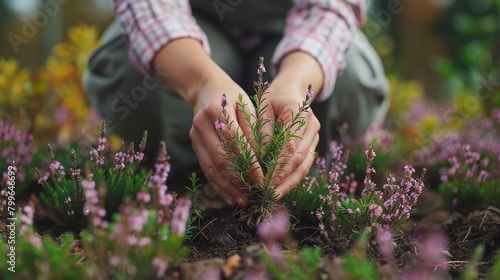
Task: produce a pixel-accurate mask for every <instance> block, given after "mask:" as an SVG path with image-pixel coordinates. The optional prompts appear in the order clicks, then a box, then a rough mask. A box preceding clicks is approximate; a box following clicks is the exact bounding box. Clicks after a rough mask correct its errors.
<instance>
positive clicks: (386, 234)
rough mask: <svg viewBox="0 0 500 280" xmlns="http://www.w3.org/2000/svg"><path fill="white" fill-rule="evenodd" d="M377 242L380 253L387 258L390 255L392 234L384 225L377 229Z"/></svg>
mask: <svg viewBox="0 0 500 280" xmlns="http://www.w3.org/2000/svg"><path fill="white" fill-rule="evenodd" d="M376 239H377V243H378V245H379V248H380V254H381V255H382V257H384V258H388V257H390V256H391V255H392V249H393V244H392V234H391V232H390V231H389V229H387V228H386V227H381V228H379V229H378V230H377V236H376Z"/></svg>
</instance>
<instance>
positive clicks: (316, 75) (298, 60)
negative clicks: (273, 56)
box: [272, 51, 324, 101]
mask: <svg viewBox="0 0 500 280" xmlns="http://www.w3.org/2000/svg"><path fill="white" fill-rule="evenodd" d="M323 81H324V77H323V69H322V68H321V65H320V64H319V63H318V61H317V60H316V59H315V58H314V57H313V56H311V55H310V54H308V53H305V52H302V51H296V52H292V53H290V54H288V55H287V56H285V57H284V58H283V59H282V61H281V62H280V65H279V68H278V73H277V75H276V77H275V78H274V79H273V83H272V84H273V85H276V86H277V87H280V88H283V87H284V88H289V89H291V90H293V91H294V92H297V91H298V92H300V98H302V99H303V98H304V96H305V93H306V91H307V87H308V85H312V88H313V90H314V92H316V93H319V92H320V91H321V89H322V87H323ZM315 96H316V94H315V95H314V96H313V99H314V98H315ZM311 101H312V100H311Z"/></svg>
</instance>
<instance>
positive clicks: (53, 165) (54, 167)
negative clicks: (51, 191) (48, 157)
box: [49, 160, 64, 175]
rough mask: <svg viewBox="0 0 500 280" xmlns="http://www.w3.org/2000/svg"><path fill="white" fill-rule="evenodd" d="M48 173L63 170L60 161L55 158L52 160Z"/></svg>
mask: <svg viewBox="0 0 500 280" xmlns="http://www.w3.org/2000/svg"><path fill="white" fill-rule="evenodd" d="M49 167H50V173H51V175H53V174H55V173H56V171H59V170H64V167H63V166H62V165H61V163H60V162H59V161H57V160H55V161H53V162H52V163H51V164H50V166H49Z"/></svg>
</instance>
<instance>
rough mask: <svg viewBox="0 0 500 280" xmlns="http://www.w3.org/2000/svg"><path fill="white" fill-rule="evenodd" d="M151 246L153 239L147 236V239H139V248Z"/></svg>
mask: <svg viewBox="0 0 500 280" xmlns="http://www.w3.org/2000/svg"><path fill="white" fill-rule="evenodd" d="M149 245H151V238H149V237H147V236H145V237H141V238H139V240H138V241H137V246H139V247H142V248H143V247H146V246H149Z"/></svg>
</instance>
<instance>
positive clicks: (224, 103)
mask: <svg viewBox="0 0 500 280" xmlns="http://www.w3.org/2000/svg"><path fill="white" fill-rule="evenodd" d="M220 106H221V107H222V108H224V107H226V106H227V96H226V94H223V95H222V97H221V98H220Z"/></svg>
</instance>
